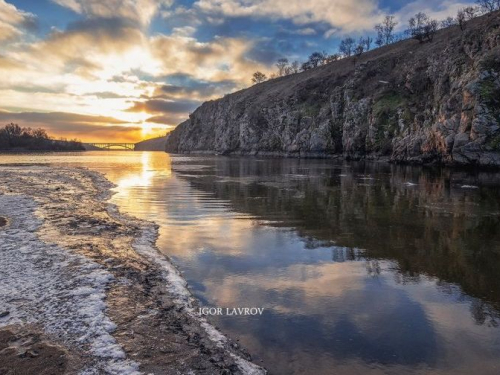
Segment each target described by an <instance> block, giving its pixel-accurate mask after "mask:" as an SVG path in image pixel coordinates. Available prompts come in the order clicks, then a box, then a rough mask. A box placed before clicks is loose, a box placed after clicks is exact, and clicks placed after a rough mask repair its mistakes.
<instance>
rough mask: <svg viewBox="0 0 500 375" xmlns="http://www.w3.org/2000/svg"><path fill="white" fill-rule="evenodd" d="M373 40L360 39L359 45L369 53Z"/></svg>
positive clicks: (368, 38) (367, 38)
mask: <svg viewBox="0 0 500 375" xmlns="http://www.w3.org/2000/svg"><path fill="white" fill-rule="evenodd" d="M372 43H373V38H370V37H369V36H367V37H366V38H360V39H359V44H362V45H363V47H364V50H365V51H369V50H370V49H371V48H372Z"/></svg>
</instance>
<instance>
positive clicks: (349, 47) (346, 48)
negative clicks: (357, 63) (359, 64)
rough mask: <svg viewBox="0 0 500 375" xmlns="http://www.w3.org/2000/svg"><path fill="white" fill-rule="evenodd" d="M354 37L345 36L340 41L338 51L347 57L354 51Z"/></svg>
mask: <svg viewBox="0 0 500 375" xmlns="http://www.w3.org/2000/svg"><path fill="white" fill-rule="evenodd" d="M354 43H356V42H355V41H354V39H352V38H351V37H348V38H345V39H344V40H342V41H341V42H340V46H339V51H340V53H341V54H343V55H344V56H346V57H349V56H351V55H352V53H353V52H354Z"/></svg>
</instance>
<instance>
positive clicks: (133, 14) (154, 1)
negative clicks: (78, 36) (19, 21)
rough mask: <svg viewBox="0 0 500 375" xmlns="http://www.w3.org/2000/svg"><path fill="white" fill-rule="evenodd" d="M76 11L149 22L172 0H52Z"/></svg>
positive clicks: (84, 13)
mask: <svg viewBox="0 0 500 375" xmlns="http://www.w3.org/2000/svg"><path fill="white" fill-rule="evenodd" d="M53 1H54V2H55V3H57V4H59V5H61V6H64V7H66V8H69V9H71V10H72V11H74V12H76V13H80V14H83V15H85V16H88V17H93V18H94V17H95V18H124V19H128V20H133V21H136V22H138V23H139V24H141V25H147V24H149V22H151V19H152V18H153V16H154V15H155V14H156V13H157V12H158V11H159V10H161V9H163V8H166V7H169V6H170V5H172V1H173V0H106V1H102V0H53Z"/></svg>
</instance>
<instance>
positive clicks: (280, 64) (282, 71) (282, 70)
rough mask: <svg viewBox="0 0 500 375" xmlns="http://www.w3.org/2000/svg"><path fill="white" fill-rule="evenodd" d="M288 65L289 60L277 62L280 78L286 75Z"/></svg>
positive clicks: (284, 59)
mask: <svg viewBox="0 0 500 375" xmlns="http://www.w3.org/2000/svg"><path fill="white" fill-rule="evenodd" d="M288 64H289V62H288V59H287V58H283V59H279V60H278V61H277V62H276V67H277V68H278V77H283V76H284V75H285V74H286V71H287V67H288Z"/></svg>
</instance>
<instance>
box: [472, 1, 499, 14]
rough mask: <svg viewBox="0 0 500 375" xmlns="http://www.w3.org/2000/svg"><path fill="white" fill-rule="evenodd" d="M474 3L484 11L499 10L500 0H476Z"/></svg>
mask: <svg viewBox="0 0 500 375" xmlns="http://www.w3.org/2000/svg"><path fill="white" fill-rule="evenodd" d="M476 4H477V5H478V6H479V8H480V9H481V10H482V11H483V12H484V13H489V12H494V11H495V10H500V0H476Z"/></svg>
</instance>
